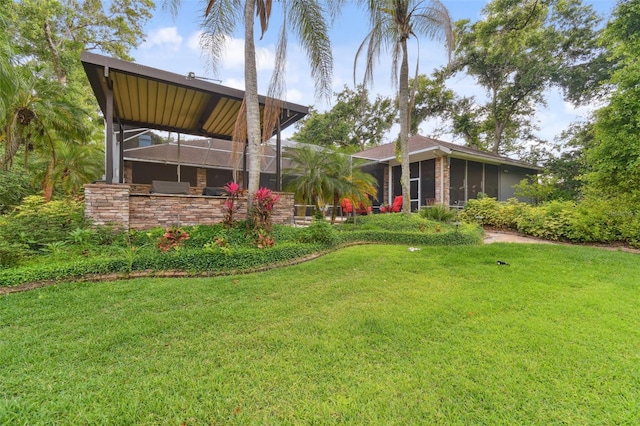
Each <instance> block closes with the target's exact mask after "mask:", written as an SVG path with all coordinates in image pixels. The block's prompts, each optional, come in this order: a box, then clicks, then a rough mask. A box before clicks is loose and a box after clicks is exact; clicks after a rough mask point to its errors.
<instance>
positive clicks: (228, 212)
mask: <svg viewBox="0 0 640 426" xmlns="http://www.w3.org/2000/svg"><path fill="white" fill-rule="evenodd" d="M224 191H225V192H226V193H227V199H226V200H225V201H224V206H223V210H224V219H223V221H222V223H224V224H225V226H227V227H229V228H230V227H232V226H233V221H234V219H233V216H234V215H235V213H236V211H237V210H238V206H237V205H236V201H238V197H239V196H240V185H238V184H237V183H235V182H229V183H227V184H226V185H225V186H224Z"/></svg>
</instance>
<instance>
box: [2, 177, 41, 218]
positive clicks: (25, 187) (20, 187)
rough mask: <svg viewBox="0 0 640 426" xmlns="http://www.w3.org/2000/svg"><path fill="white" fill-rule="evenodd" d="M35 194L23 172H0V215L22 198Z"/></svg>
mask: <svg viewBox="0 0 640 426" xmlns="http://www.w3.org/2000/svg"><path fill="white" fill-rule="evenodd" d="M35 192H36V190H35V189H34V188H33V186H32V185H31V183H30V179H29V176H28V174H27V173H25V171H24V170H18V169H17V168H16V169H15V170H0V214H5V213H8V212H9V211H10V209H11V208H13V207H15V206H17V205H18V204H20V202H21V201H22V199H23V198H24V197H26V196H28V195H34V194H35Z"/></svg>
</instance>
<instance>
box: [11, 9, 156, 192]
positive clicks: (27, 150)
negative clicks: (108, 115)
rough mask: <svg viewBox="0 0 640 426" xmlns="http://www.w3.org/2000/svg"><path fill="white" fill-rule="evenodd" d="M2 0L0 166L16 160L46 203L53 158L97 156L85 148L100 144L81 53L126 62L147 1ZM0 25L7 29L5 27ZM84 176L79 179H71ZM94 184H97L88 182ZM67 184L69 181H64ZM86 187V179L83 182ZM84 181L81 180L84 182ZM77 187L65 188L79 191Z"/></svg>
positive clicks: (51, 185)
mask: <svg viewBox="0 0 640 426" xmlns="http://www.w3.org/2000/svg"><path fill="white" fill-rule="evenodd" d="M103 3H104V2H102V1H100V0H0V20H2V21H3V22H2V27H3V28H12V29H13V32H11V33H8V32H6V31H2V32H0V50H1V54H0V89H1V92H2V96H1V97H0V98H1V100H0V149H2V152H1V154H2V158H0V167H3V168H5V169H8V168H10V167H12V165H13V163H14V158H15V157H16V156H17V155H23V156H24V162H25V164H26V163H27V162H30V159H31V158H32V157H33V158H34V159H38V160H39V161H37V162H35V163H34V164H33V167H38V166H39V167H41V169H40V170H39V171H38V172H37V173H36V175H37V176H39V177H40V178H41V179H42V188H43V193H44V196H45V198H46V199H49V198H50V197H51V196H52V193H53V188H54V186H55V185H56V183H58V182H56V179H57V178H60V179H67V177H68V176H69V175H68V174H67V175H66V176H67V177H65V174H64V173H62V174H56V171H55V170H56V167H58V166H59V165H60V161H59V159H58V154H59V153H64V152H72V151H81V152H85V153H86V152H91V153H92V161H96V160H97V159H98V158H99V157H98V155H99V154H98V153H97V152H96V150H95V149H89V148H87V147H86V145H87V144H89V145H91V146H93V142H100V143H101V140H102V135H101V133H102V132H99V131H98V132H97V131H96V130H97V129H98V128H99V127H101V124H102V120H100V119H99V117H98V111H99V108H98V105H97V102H96V100H95V98H94V97H93V96H92V94H91V90H90V89H89V83H88V81H87V79H86V76H85V75H84V71H83V69H82V65H81V63H80V53H81V51H82V50H85V49H87V50H99V51H101V52H106V53H110V54H112V55H114V56H118V57H121V58H124V59H130V57H129V50H130V49H131V48H133V47H135V46H137V45H138V44H139V42H140V41H141V40H142V38H143V35H144V33H143V30H142V27H143V25H144V23H145V21H146V20H147V19H148V18H150V16H151V9H153V7H154V3H153V1H152V0H112V1H110V2H108V3H107V4H103ZM5 24H6V25H5ZM75 176H84V177H85V178H87V179H90V178H89V177H88V176H87V175H85V174H83V173H82V174H75ZM93 178H95V177H93ZM67 181H69V179H67ZM89 181H90V180H89ZM85 182H86V181H85ZM78 185H79V183H78V182H76V183H74V184H73V185H69V186H68V187H69V188H72V189H74V190H76V189H77V187H78Z"/></svg>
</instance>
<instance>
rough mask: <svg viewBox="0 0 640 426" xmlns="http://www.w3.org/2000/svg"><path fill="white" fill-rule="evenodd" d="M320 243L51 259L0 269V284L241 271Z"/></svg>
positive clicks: (290, 256) (305, 253) (281, 259)
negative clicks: (144, 273) (148, 273)
mask: <svg viewBox="0 0 640 426" xmlns="http://www.w3.org/2000/svg"><path fill="white" fill-rule="evenodd" d="M324 248H325V247H324V246H322V245H318V244H291V243H282V244H280V245H278V246H276V247H272V248H269V249H266V250H258V249H251V248H238V249H234V250H233V252H232V253H231V254H224V253H212V252H207V251H204V250H191V249H184V250H177V251H172V252H168V253H159V252H158V253H155V254H149V253H147V254H142V255H139V256H135V257H133V258H132V259H131V260H128V259H125V258H117V259H86V260H82V261H76V262H73V263H49V264H46V265H37V266H36V265H32V266H28V267H19V268H12V269H5V270H2V271H0V286H15V285H18V284H22V283H26V282H38V281H56V280H71V279H77V278H81V277H85V276H88V275H105V274H114V273H115V274H118V273H121V274H127V273H130V272H135V271H147V270H150V271H171V270H180V271H187V272H194V273H199V272H207V271H210V272H212V273H215V272H223V271H240V270H247V269H252V268H256V267H259V266H264V265H269V264H277V263H280V262H286V261H291V260H292V259H296V258H300V257H304V256H308V255H310V254H312V253H316V252H318V251H321V250H323V249H324Z"/></svg>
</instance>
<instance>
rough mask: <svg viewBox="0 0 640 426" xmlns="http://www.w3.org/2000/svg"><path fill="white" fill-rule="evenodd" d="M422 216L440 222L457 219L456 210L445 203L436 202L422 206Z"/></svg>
mask: <svg viewBox="0 0 640 426" xmlns="http://www.w3.org/2000/svg"><path fill="white" fill-rule="evenodd" d="M420 217H423V218H425V219H430V220H435V221H438V222H451V221H453V220H454V219H455V217H456V212H455V211H453V210H451V209H450V208H449V206H446V205H444V204H435V205H433V206H428V207H423V208H421V209H420Z"/></svg>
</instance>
